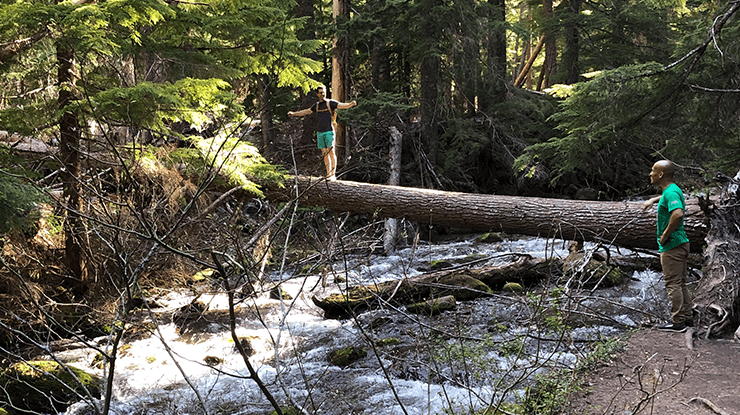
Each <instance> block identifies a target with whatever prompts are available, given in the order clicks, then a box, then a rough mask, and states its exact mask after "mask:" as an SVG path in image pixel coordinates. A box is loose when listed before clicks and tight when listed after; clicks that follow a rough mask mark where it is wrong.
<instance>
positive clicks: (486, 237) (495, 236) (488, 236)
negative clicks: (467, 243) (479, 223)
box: [475, 232, 504, 244]
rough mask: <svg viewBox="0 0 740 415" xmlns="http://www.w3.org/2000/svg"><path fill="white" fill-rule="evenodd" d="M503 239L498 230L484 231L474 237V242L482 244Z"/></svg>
mask: <svg viewBox="0 0 740 415" xmlns="http://www.w3.org/2000/svg"><path fill="white" fill-rule="evenodd" d="M503 240H504V238H503V237H502V236H501V234H500V233H498V232H488V233H484V234H483V235H479V236H478V237H477V238H475V242H478V243H482V244H492V243H496V242H502V241H503Z"/></svg>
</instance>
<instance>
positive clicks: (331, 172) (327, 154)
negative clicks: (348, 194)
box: [321, 146, 337, 180]
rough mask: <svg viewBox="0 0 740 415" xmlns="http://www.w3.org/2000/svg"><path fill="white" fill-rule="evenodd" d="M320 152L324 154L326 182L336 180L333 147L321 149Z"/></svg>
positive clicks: (335, 162) (335, 155)
mask: <svg viewBox="0 0 740 415" xmlns="http://www.w3.org/2000/svg"><path fill="white" fill-rule="evenodd" d="M321 151H322V152H323V153H324V166H326V178H327V179H328V180H336V179H337V176H336V173H337V153H336V152H335V151H334V147H333V146H332V147H329V148H322V149H321Z"/></svg>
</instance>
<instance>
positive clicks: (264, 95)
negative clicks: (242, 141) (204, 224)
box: [257, 74, 275, 157]
mask: <svg viewBox="0 0 740 415" xmlns="http://www.w3.org/2000/svg"><path fill="white" fill-rule="evenodd" d="M257 82H258V84H259V94H260V126H261V128H262V143H261V146H260V153H261V154H263V155H264V156H266V157H269V156H270V155H272V153H273V150H274V148H273V143H274V142H275V128H274V126H273V124H272V91H271V90H270V78H269V77H268V76H267V75H264V74H263V75H259V78H258V80H257Z"/></svg>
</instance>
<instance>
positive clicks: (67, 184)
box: [57, 42, 86, 289]
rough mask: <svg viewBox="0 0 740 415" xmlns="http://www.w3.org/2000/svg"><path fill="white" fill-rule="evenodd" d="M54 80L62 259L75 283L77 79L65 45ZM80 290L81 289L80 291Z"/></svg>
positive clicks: (79, 229) (81, 267)
mask: <svg viewBox="0 0 740 415" xmlns="http://www.w3.org/2000/svg"><path fill="white" fill-rule="evenodd" d="M57 62H58V68H57V77H58V81H59V96H58V98H57V105H58V107H59V110H60V111H61V117H60V119H59V137H60V141H59V144H60V152H59V155H60V159H61V160H60V162H61V164H62V167H63V168H62V169H61V178H62V183H63V185H64V193H63V194H64V203H66V209H67V218H66V220H65V222H64V237H65V246H64V248H65V257H66V261H67V266H68V267H69V270H70V272H71V273H72V275H73V276H74V277H75V278H77V279H78V280H79V281H81V282H84V280H86V270H85V261H84V257H83V246H84V245H83V243H82V241H83V240H84V238H85V229H84V224H83V223H82V218H81V216H80V212H81V211H82V198H81V196H80V193H81V187H80V181H79V172H80V125H79V120H78V118H77V114H76V113H74V112H73V111H72V110H70V109H69V106H70V104H72V103H73V101H74V100H75V88H76V85H75V84H76V81H77V76H76V74H75V71H76V68H75V52H74V50H73V49H72V48H70V47H69V46H67V45H64V44H62V43H61V42H60V43H57ZM81 288H83V289H84V287H81Z"/></svg>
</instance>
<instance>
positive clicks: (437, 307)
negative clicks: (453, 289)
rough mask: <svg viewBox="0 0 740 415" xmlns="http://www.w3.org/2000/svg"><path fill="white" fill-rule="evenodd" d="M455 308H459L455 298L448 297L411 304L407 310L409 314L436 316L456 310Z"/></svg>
mask: <svg viewBox="0 0 740 415" xmlns="http://www.w3.org/2000/svg"><path fill="white" fill-rule="evenodd" d="M455 307H457V302H456V301H455V297H453V296H451V295H447V296H444V297H441V298H434V299H431V300H427V301H422V302H420V303H415V304H410V305H408V306H407V307H406V310H408V312H409V313H414V314H422V315H425V316H435V315H437V314H439V313H441V312H443V311H449V310H454V309H455Z"/></svg>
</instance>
